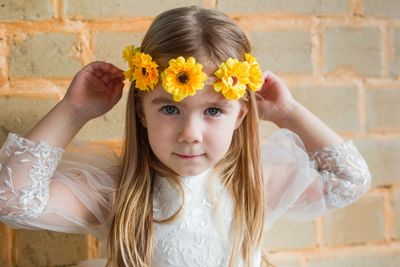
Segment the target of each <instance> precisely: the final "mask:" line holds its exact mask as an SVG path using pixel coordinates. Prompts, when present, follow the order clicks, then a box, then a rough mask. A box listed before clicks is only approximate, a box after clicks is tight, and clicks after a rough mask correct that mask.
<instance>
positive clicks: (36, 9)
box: [0, 0, 52, 21]
mask: <svg viewBox="0 0 400 267" xmlns="http://www.w3.org/2000/svg"><path fill="white" fill-rule="evenodd" d="M51 15H52V8H51V5H50V2H49V1H47V0H42V1H26V0H3V1H1V2H0V21H1V20H3V21H5V20H7V21H8V20H40V19H49V18H51Z"/></svg>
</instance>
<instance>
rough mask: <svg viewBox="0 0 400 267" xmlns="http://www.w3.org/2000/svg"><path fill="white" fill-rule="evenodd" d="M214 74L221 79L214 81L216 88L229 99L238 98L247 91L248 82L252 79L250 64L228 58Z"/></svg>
mask: <svg viewBox="0 0 400 267" xmlns="http://www.w3.org/2000/svg"><path fill="white" fill-rule="evenodd" d="M214 74H215V76H217V78H219V79H220V81H218V82H215V83H214V90H215V91H217V92H221V93H222V94H223V95H224V96H225V98H226V99H228V100H237V99H239V98H240V97H242V96H243V95H244V94H245V93H246V84H248V83H249V81H250V80H249V75H250V64H249V63H248V62H246V61H245V62H239V60H237V59H233V58H228V60H226V61H225V62H223V63H221V65H220V66H219V69H218V70H217V71H216V72H215V73H214Z"/></svg>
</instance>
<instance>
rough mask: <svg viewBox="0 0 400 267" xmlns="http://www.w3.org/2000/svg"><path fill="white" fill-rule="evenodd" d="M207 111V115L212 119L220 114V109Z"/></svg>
mask: <svg viewBox="0 0 400 267" xmlns="http://www.w3.org/2000/svg"><path fill="white" fill-rule="evenodd" d="M207 110H208V111H209V114H210V115H211V116H213V117H218V116H219V115H220V114H219V113H222V111H221V109H219V108H208V109H207ZM217 114H219V115H217Z"/></svg>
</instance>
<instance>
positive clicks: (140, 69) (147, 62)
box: [122, 45, 159, 91]
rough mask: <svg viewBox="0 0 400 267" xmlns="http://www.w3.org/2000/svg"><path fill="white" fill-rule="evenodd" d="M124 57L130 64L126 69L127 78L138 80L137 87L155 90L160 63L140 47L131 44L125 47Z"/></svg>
mask: <svg viewBox="0 0 400 267" xmlns="http://www.w3.org/2000/svg"><path fill="white" fill-rule="evenodd" d="M122 58H123V59H124V60H125V61H127V62H128V64H129V69H128V70H126V71H124V75H125V79H129V81H130V82H133V81H136V83H135V87H136V88H138V89H140V90H143V91H149V90H153V89H154V86H155V85H156V84H157V83H158V77H159V74H158V70H157V68H158V65H157V63H155V62H154V61H153V59H152V57H151V56H150V55H148V54H145V53H141V52H140V47H134V46H133V45H130V46H127V47H126V48H125V49H124V51H123V53H122Z"/></svg>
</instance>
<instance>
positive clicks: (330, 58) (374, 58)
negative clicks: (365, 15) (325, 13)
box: [323, 28, 383, 76]
mask: <svg viewBox="0 0 400 267" xmlns="http://www.w3.org/2000/svg"><path fill="white" fill-rule="evenodd" d="M379 36H380V33H379V30H378V29H377V28H364V29H357V28H328V29H325V30H324V32H323V56H324V63H325V64H324V70H325V71H326V72H332V71H336V70H338V69H343V70H352V71H355V72H356V73H358V74H361V75H371V76H380V75H382V72H383V71H382V63H381V45H380V39H379V38H380V37H379Z"/></svg>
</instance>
